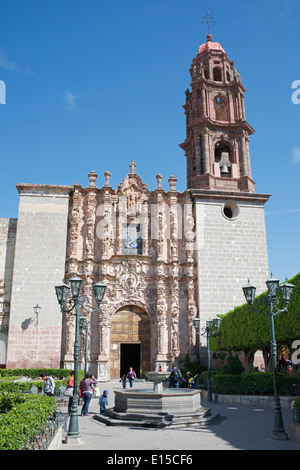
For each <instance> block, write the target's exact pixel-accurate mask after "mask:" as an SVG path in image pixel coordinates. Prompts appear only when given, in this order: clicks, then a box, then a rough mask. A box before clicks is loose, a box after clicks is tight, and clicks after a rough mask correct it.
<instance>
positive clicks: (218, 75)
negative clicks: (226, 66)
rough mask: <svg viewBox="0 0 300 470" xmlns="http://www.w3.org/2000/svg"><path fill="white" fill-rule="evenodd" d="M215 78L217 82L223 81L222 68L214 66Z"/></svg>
mask: <svg viewBox="0 0 300 470" xmlns="http://www.w3.org/2000/svg"><path fill="white" fill-rule="evenodd" d="M213 78H214V81H215V82H221V81H222V70H221V69H220V68H219V67H214V70H213Z"/></svg>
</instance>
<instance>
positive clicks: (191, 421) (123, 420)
mask: <svg viewBox="0 0 300 470" xmlns="http://www.w3.org/2000/svg"><path fill="white" fill-rule="evenodd" d="M114 393H115V406H114V408H111V409H108V410H107V411H106V412H105V414H99V415H95V416H94V418H95V419H97V420H99V421H101V422H103V423H105V424H107V425H110V426H141V427H156V428H163V427H167V426H168V427H170V426H195V425H198V426H199V425H202V424H206V423H207V422H210V421H211V420H212V419H214V418H215V417H216V415H214V416H213V415H211V411H210V409H209V408H204V407H202V405H201V393H200V390H192V389H165V390H163V391H162V392H154V391H153V390H126V391H125V390H115V392H114Z"/></svg>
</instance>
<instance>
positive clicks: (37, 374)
mask: <svg viewBox="0 0 300 470" xmlns="http://www.w3.org/2000/svg"><path fill="white" fill-rule="evenodd" d="M44 372H47V373H49V375H51V377H53V378H54V379H59V380H63V379H65V378H67V377H70V370H69V369H0V377H28V378H30V379H33V380H35V379H40V378H41V377H42V374H43V373H44Z"/></svg>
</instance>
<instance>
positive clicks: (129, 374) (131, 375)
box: [127, 367, 136, 388]
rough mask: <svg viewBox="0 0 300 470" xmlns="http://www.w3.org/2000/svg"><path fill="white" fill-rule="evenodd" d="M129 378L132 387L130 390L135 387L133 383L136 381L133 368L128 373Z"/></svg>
mask: <svg viewBox="0 0 300 470" xmlns="http://www.w3.org/2000/svg"><path fill="white" fill-rule="evenodd" d="M127 378H128V380H129V385H130V388H132V386H133V381H134V379H136V373H135V372H134V370H133V369H132V367H130V368H129V371H128V372H127Z"/></svg>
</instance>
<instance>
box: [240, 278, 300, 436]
mask: <svg viewBox="0 0 300 470" xmlns="http://www.w3.org/2000/svg"><path fill="white" fill-rule="evenodd" d="M266 284H267V287H268V297H267V300H262V299H261V300H260V305H261V308H260V309H259V310H255V309H254V308H253V302H254V298H255V291H256V288H255V287H254V286H252V285H251V283H250V281H248V285H247V286H244V287H243V291H244V295H245V298H246V300H247V302H248V304H249V306H250V309H251V311H252V312H257V313H262V314H265V313H266V314H268V315H269V317H270V330H271V354H272V361H273V380H274V399H275V405H274V428H273V431H272V433H271V437H272V439H276V440H286V439H288V435H287V433H286V432H285V430H284V426H283V419H282V412H281V405H280V396H279V387H278V379H277V349H276V340H275V329H274V315H277V314H278V313H280V312H285V311H287V308H288V304H289V302H290V300H291V297H292V294H293V292H294V289H295V286H294V285H293V284H289V283H288V282H287V281H286V282H285V283H284V284H282V285H281V286H279V280H278V279H274V278H273V276H272V274H271V278H270V279H268V280H267V281H266ZM278 289H279V290H280V292H281V297H282V299H283V301H284V303H285V307H284V308H283V309H279V308H277V304H278V302H279V298H278V297H277V294H278Z"/></svg>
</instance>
